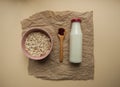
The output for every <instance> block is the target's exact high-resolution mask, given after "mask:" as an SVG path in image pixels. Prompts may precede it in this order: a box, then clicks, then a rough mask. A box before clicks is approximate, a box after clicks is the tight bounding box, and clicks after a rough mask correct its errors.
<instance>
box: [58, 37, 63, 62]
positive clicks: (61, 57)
mask: <svg viewBox="0 0 120 87" xmlns="http://www.w3.org/2000/svg"><path fill="white" fill-rule="evenodd" d="M59 60H60V62H63V37H61V38H60V59H59Z"/></svg>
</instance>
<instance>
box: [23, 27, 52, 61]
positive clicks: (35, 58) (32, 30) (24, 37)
mask: <svg viewBox="0 0 120 87" xmlns="http://www.w3.org/2000/svg"><path fill="white" fill-rule="evenodd" d="M35 31H42V32H44V33H45V34H47V35H48V36H49V38H50V41H51V46H50V49H49V50H48V51H47V52H46V54H45V55H43V56H41V57H38V56H32V55H30V54H29V53H28V52H27V51H26V50H25V45H24V43H25V39H26V37H27V35H29V34H30V33H31V32H35ZM21 47H22V50H23V53H24V55H25V56H26V57H28V58H29V59H32V60H42V59H44V58H46V57H47V56H48V55H49V54H50V52H51V51H52V48H53V37H52V35H50V33H49V32H48V31H46V30H45V29H43V28H40V27H32V28H28V29H26V31H25V32H24V34H23V35H22V40H21Z"/></svg>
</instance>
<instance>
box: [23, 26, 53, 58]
mask: <svg viewBox="0 0 120 87" xmlns="http://www.w3.org/2000/svg"><path fill="white" fill-rule="evenodd" d="M21 46H22V50H23V53H24V54H25V56H27V57H28V58H30V59H33V60H42V59H44V58H46V57H47V56H48V55H49V54H50V52H51V50H52V47H53V39H52V36H51V35H50V33H48V31H46V30H44V29H40V28H32V29H29V30H28V31H26V32H25V33H24V34H23V37H22V41H21Z"/></svg>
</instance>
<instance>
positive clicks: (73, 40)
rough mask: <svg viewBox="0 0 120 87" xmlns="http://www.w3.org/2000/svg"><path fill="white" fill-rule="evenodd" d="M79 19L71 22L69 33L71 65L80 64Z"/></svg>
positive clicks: (80, 39) (80, 32)
mask: <svg viewBox="0 0 120 87" xmlns="http://www.w3.org/2000/svg"><path fill="white" fill-rule="evenodd" d="M80 23H81V19H79V18H78V19H72V20H71V32H70V59H69V61H70V62H71V63H81V62H82V31H81V25H80Z"/></svg>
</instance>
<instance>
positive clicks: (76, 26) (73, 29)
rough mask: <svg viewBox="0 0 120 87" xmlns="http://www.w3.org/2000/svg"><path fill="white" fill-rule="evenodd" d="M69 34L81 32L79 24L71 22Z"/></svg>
mask: <svg viewBox="0 0 120 87" xmlns="http://www.w3.org/2000/svg"><path fill="white" fill-rule="evenodd" d="M71 32H76V33H77V32H81V25H80V22H72V26H71Z"/></svg>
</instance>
